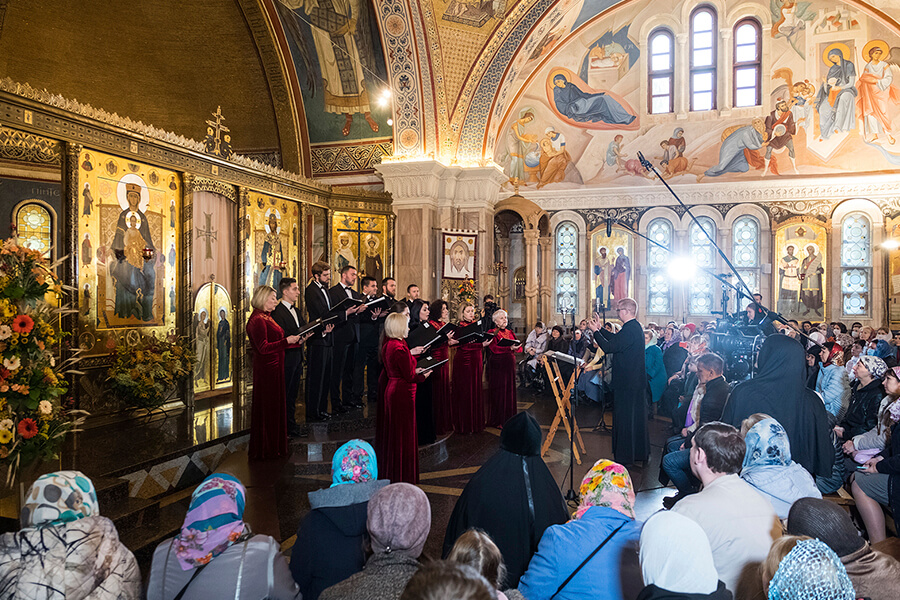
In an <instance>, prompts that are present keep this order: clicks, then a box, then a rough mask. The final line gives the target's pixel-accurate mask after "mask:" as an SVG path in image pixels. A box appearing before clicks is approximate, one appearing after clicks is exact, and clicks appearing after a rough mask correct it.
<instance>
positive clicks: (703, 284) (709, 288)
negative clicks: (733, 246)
mask: <svg viewBox="0 0 900 600" xmlns="http://www.w3.org/2000/svg"><path fill="white" fill-rule="evenodd" d="M697 221H699V223H700V225H702V227H703V229H700V226H698V225H697V223H694V222H691V226H690V228H689V229H688V238H689V240H690V257H691V258H692V259H693V261H694V263H695V264H696V265H697V273H696V274H695V275H694V276H693V277H692V278H691V280H690V282H689V283H690V288H689V295H690V298H689V299H688V311H689V312H690V314H692V315H708V314H711V313H712V311H713V281H714V279H713V278H712V277H711V276H710V275H709V273H707V272H706V271H704V270H703V269H708V270H713V269H715V268H716V252H715V249H714V248H713V245H712V242H710V241H709V238H707V237H706V235H704V234H703V231H704V230H705V231H706V233H708V234H709V235H710V237H712V239H716V224H715V223H714V222H713V220H712V219H710V218H709V217H697Z"/></svg>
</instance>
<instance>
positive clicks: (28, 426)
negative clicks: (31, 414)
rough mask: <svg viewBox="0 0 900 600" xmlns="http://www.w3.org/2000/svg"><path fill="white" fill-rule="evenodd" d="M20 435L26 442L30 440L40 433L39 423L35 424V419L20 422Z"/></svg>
mask: <svg viewBox="0 0 900 600" xmlns="http://www.w3.org/2000/svg"><path fill="white" fill-rule="evenodd" d="M18 430H19V435H21V436H22V437H23V438H25V439H26V440H30V439H31V438H33V437H34V436H36V435H37V433H38V426H37V423H35V422H34V419H29V418H25V419H22V420H21V421H19V425H18Z"/></svg>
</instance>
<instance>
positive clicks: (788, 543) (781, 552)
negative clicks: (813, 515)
mask: <svg viewBox="0 0 900 600" xmlns="http://www.w3.org/2000/svg"><path fill="white" fill-rule="evenodd" d="M809 539H812V538H809V537H806V536H802V535H800V536H797V535H783V536H781V537H780V538H778V539H777V540H775V541H774V542H772V547H771V548H769V554H768V555H767V556H766V560H764V561H763V562H762V564H760V565H759V577H760V581H759V583H760V585H761V586H762V589H761V592H762V593H761V594H753V596H752V597H757V598H758V597H763V598H767V597H768V595H769V584H770V583H771V582H772V578H773V577H774V576H775V572H776V571H778V565H780V564H781V561H782V559H783V558H784V557H785V556H787V555H788V552H790V551H791V550H793V549H794V546H796V545H797V542H800V541H802V540H809ZM754 591H756V590H754Z"/></svg>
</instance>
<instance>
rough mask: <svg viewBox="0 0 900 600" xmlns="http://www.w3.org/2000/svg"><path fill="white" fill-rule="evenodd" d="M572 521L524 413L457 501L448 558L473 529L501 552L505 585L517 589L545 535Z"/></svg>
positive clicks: (531, 419) (535, 424) (447, 541)
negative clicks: (550, 529)
mask: <svg viewBox="0 0 900 600" xmlns="http://www.w3.org/2000/svg"><path fill="white" fill-rule="evenodd" d="M529 500H530V501H529ZM568 519H569V515H568V514H567V513H566V504H565V502H564V501H563V497H562V493H561V492H560V491H559V486H557V484H556V481H555V480H554V479H553V475H552V474H551V473H550V469H548V468H547V465H546V464H545V463H544V461H543V459H542V458H541V427H540V425H538V422H537V421H536V420H535V418H534V417H532V416H531V415H530V414H528V413H526V412H520V413H519V414H517V415H516V416H514V417H513V418H512V419H510V420H509V421H507V422H506V424H505V425H504V426H503V430H502V431H501V432H500V449H499V450H498V451H497V453H496V454H494V456H492V457H491V458H489V459H488V460H487V462H485V463H484V465H482V467H481V468H480V469H478V471H477V472H476V473H475V474H474V475H473V476H472V478H471V479H470V480H469V483H467V484H466V487H465V489H464V490H463V492H462V495H460V497H459V500H457V502H456V506H455V507H454V508H453V514H451V515H450V521H449V522H448V523H447V533H446V535H445V536H444V550H443V554H444V556H445V557H446V556H448V555H449V554H450V550H451V549H452V548H453V545H454V543H455V542H456V540H457V539H458V538H459V537H460V536H462V535H463V534H464V533H465V532H466V531H468V530H469V529H471V528H478V529H481V530H483V531H485V532H486V533H487V534H488V535H489V536H490V537H491V540H492V541H493V542H494V543H495V544H496V545H497V547H498V548H499V549H500V554H501V555H502V557H503V562H504V563H505V564H506V569H507V577H506V585H507V586H508V587H516V586H518V584H519V578H520V577H522V574H523V573H524V572H525V569H526V568H527V567H528V562H529V561H530V560H531V556H532V555H533V554H534V552H535V550H537V548H538V543H539V542H540V541H541V537H542V536H543V535H544V531H545V530H546V529H547V528H548V527H550V526H551V525H556V524H559V523H565V522H566V521H567V520H568Z"/></svg>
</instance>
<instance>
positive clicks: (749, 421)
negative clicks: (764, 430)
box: [741, 413, 772, 437]
mask: <svg viewBox="0 0 900 600" xmlns="http://www.w3.org/2000/svg"><path fill="white" fill-rule="evenodd" d="M771 418H772V417H770V416H769V415H767V414H766V413H754V414H752V415H750V416H749V417H747V418H746V419H744V420H743V421H741V437H747V432H748V431H750V430H751V429H752V428H753V426H754V425H756V424H757V423H759V422H760V421H762V420H763V419H771Z"/></svg>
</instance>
